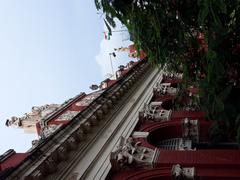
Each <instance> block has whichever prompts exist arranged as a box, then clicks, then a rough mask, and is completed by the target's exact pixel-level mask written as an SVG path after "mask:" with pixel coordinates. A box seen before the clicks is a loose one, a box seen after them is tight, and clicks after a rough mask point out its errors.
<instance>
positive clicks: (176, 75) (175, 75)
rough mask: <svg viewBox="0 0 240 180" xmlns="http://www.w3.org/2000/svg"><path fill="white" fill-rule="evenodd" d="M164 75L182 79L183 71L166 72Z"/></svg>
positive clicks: (169, 77)
mask: <svg viewBox="0 0 240 180" xmlns="http://www.w3.org/2000/svg"><path fill="white" fill-rule="evenodd" d="M164 76H165V77H166V78H168V79H175V78H176V79H182V78H183V73H166V74H164Z"/></svg>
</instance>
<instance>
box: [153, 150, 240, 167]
mask: <svg viewBox="0 0 240 180" xmlns="http://www.w3.org/2000/svg"><path fill="white" fill-rule="evenodd" d="M174 164H181V165H182V166H183V167H191V166H194V167H195V168H208V167H209V168H212V167H214V168H226V167H227V168H240V151H239V150H197V151H168V150H161V152H160V156H159V159H158V163H157V166H158V167H161V166H170V165H174Z"/></svg>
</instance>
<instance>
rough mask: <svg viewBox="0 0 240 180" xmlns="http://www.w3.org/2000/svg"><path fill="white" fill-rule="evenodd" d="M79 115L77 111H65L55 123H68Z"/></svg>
mask: <svg viewBox="0 0 240 180" xmlns="http://www.w3.org/2000/svg"><path fill="white" fill-rule="evenodd" d="M78 113H79V111H69V110H67V111H65V112H64V113H63V114H61V115H60V116H59V117H58V118H57V119H56V121H70V120H72V119H73V118H74V117H75V116H76V115H77V114H78Z"/></svg>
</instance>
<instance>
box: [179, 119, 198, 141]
mask: <svg viewBox="0 0 240 180" xmlns="http://www.w3.org/2000/svg"><path fill="white" fill-rule="evenodd" d="M182 128H183V129H182V133H183V135H182V136H183V138H185V139H191V140H192V141H193V142H199V121H198V120H190V119H189V118H185V119H183V122H182Z"/></svg>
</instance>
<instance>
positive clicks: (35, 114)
mask: <svg viewBox="0 0 240 180" xmlns="http://www.w3.org/2000/svg"><path fill="white" fill-rule="evenodd" d="M59 106H60V105H58V104H46V105H43V106H33V107H32V111H31V112H30V113H25V114H24V116H22V117H16V116H13V117H11V118H10V119H7V120H6V123H5V125H6V126H8V127H10V126H11V127H15V128H23V129H27V128H32V126H34V128H35V124H36V123H37V122H39V121H40V120H41V119H42V118H43V117H45V116H47V115H48V114H50V113H52V112H53V111H55V110H57V109H58V107H59Z"/></svg>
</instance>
